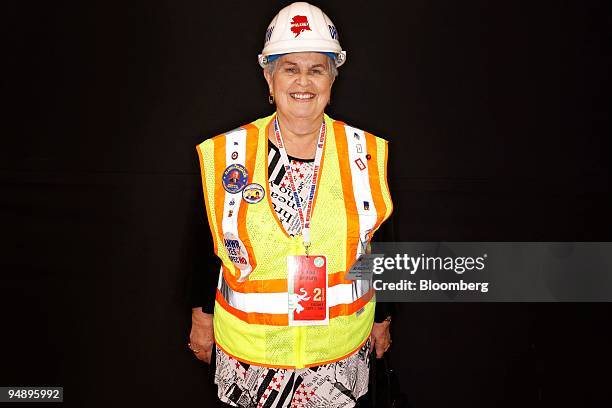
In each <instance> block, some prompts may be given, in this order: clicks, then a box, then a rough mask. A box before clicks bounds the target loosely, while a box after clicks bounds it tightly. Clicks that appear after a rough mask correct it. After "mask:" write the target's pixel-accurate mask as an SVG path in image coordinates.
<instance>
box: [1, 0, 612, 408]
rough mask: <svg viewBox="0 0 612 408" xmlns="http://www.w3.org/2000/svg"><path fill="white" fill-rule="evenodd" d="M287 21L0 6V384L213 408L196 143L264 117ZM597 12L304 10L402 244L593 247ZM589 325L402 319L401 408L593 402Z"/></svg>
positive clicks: (535, 316) (604, 320)
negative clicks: (274, 29)
mask: <svg viewBox="0 0 612 408" xmlns="http://www.w3.org/2000/svg"><path fill="white" fill-rule="evenodd" d="M288 3H289V2H283V1H256V2H249V1H240V2H238V1H221V2H206V1H202V0H200V1H194V0H190V1H180V2H179V1H152V0H149V1H125V2H118V3H112V2H80V3H76V2H75V3H74V4H68V3H62V2H38V3H36V2H22V1H6V2H3V6H2V13H1V17H0V18H1V19H2V31H3V33H2V42H3V46H2V51H1V53H2V63H1V64H2V67H3V71H4V74H3V75H2V83H3V89H4V91H3V99H4V105H5V106H4V108H3V119H2V122H3V127H6V128H5V130H3V131H2V146H3V148H2V149H1V151H2V155H1V156H0V157H1V160H2V161H1V170H0V183H1V186H2V200H1V204H0V210H1V212H0V220H1V222H2V229H3V236H4V239H5V243H4V244H3V245H2V249H3V251H2V274H1V277H2V278H1V279H2V281H1V282H2V283H1V286H0V324H1V327H2V329H1V331H0V333H1V336H2V347H1V348H0V385H6V386H9V385H24V386H25V385H59V386H64V387H65V395H66V397H65V398H66V405H70V406H80V407H85V406H87V407H94V406H95V407H97V406H100V407H107V406H127V405H128V404H130V405H133V406H150V407H153V406H167V405H168V404H172V406H180V407H189V406H193V407H197V406H211V405H212V401H213V398H214V397H213V396H212V394H211V390H210V388H208V387H207V386H206V385H205V382H206V381H207V378H206V376H207V370H206V368H205V367H204V366H202V365H201V364H199V363H198V362H197V361H195V360H194V359H193V357H192V356H191V354H190V352H189V351H188V350H187V348H186V347H185V343H186V341H187V336H188V329H189V323H190V316H189V309H188V305H187V293H188V290H189V273H190V270H191V267H192V259H193V254H194V253H195V251H197V250H198V248H194V245H193V233H194V232H193V230H194V225H195V224H196V222H197V218H198V217H201V216H203V215H202V214H196V213H194V210H193V208H196V207H197V205H198V203H199V202H200V200H201V192H200V191H199V190H198V189H197V185H198V177H199V175H198V169H197V156H196V154H195V148H194V147H195V145H196V144H197V143H199V142H201V141H202V140H203V139H205V138H207V137H210V136H212V135H215V134H218V133H221V132H223V131H226V130H229V129H233V128H235V127H236V126H239V125H241V124H244V123H247V122H250V121H252V120H253V119H255V118H258V117H261V116H264V115H267V114H269V113H271V109H272V108H271V106H270V105H268V103H267V93H266V91H267V88H266V86H265V82H264V80H263V77H262V75H261V69H260V68H259V67H258V65H257V61H256V57H257V54H258V53H259V52H260V50H261V46H262V43H263V35H264V32H265V29H266V27H267V25H268V23H269V21H270V20H271V19H272V17H273V16H274V14H275V13H276V12H277V11H278V10H279V9H280V8H281V6H283V5H286V4H288ZM605 3H606V2H605V1H601V2H596V1H590V2H588V1H582V2H578V1H576V2H556V1H537V2H536V1H529V2H528V1H521V2H488V1H484V0H483V1H461V2H459V1H450V0H447V1H431V0H412V1H408V2H381V1H379V2H371V1H326V2H318V3H317V4H318V5H319V6H320V7H322V8H323V10H324V11H325V12H326V13H327V14H328V15H329V16H330V17H331V18H332V20H333V21H334V23H335V25H336V26H337V27H338V29H339V32H340V39H341V41H342V45H343V47H344V48H345V49H346V50H347V51H348V60H347V63H346V64H345V66H343V67H341V69H340V76H339V77H338V80H337V81H336V83H335V85H334V89H333V94H332V105H331V106H330V108H329V110H328V113H329V114H330V115H331V116H332V117H334V118H337V119H341V120H344V121H346V122H348V123H350V124H352V125H354V126H357V127H361V128H363V129H366V130H368V131H370V132H372V133H375V134H377V135H380V136H383V137H385V138H387V139H388V140H390V141H391V154H393V155H394V158H395V159H396V160H395V162H396V163H397V165H396V169H395V170H394V173H393V175H392V180H391V181H392V183H393V184H394V185H395V187H396V192H395V196H394V201H395V211H396V212H395V222H396V223H397V224H396V225H397V226H398V227H399V231H400V238H401V239H402V240H405V241H453V240H455V241H460V240H473V241H563V240H567V241H610V240H611V239H610V238H611V233H610V231H611V226H612V223H611V219H610V208H611V203H612V200H611V194H610V178H609V172H610V160H609V155H610V141H609V137H610V119H609V111H610V105H609V98H610V96H609V95H610V94H609V72H610V68H611V64H610V63H611V57H610V48H609V45H610V44H609V40H610V32H611V30H610V23H611V17H610V16H611V14H610V10H609V8H608V7H604V4H605ZM579 272H580V271H577V273H579ZM609 326H610V305H609V304H453V303H448V304H402V305H401V306H400V310H399V312H398V316H397V317H396V320H395V322H394V328H393V332H394V336H395V337H394V344H393V349H392V356H393V361H394V363H395V366H396V368H397V371H398V372H399V375H400V379H401V382H402V387H403V389H404V391H405V392H406V393H407V394H408V396H409V400H410V403H411V404H412V406H414V407H419V408H420V407H446V406H460V407H464V406H465V407H467V406H470V407H485V406H486V407H490V406H506V405H507V406H511V405H512V406H601V404H602V402H603V403H605V402H608V403H609V402H610V401H612V397H610V394H609V388H608V382H609V379H610V370H611V368H612V367H611V361H612V358H611V357H612V353H611V352H610V351H609V348H610V344H611V343H610V341H611V340H612V338H611V337H610V336H609V333H608V329H607V328H608V327H609ZM21 406H24V405H21Z"/></svg>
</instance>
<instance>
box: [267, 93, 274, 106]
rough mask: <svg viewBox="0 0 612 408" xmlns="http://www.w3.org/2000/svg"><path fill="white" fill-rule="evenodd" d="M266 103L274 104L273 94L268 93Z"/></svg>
mask: <svg viewBox="0 0 612 408" xmlns="http://www.w3.org/2000/svg"><path fill="white" fill-rule="evenodd" d="M268 103H269V104H270V105H274V95H272V94H270V95H268Z"/></svg>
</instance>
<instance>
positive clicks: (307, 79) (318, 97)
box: [264, 52, 334, 119]
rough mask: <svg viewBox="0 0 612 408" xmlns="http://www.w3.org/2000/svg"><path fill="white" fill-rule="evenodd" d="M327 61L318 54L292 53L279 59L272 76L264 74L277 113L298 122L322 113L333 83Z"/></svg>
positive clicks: (326, 57) (265, 72) (324, 56)
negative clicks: (298, 119)
mask: <svg viewBox="0 0 612 408" xmlns="http://www.w3.org/2000/svg"><path fill="white" fill-rule="evenodd" d="M328 58H329V57H328V56H326V55H325V54H321V53H319V52H296V53H291V54H286V55H283V56H282V57H280V58H279V59H278V61H277V63H276V68H275V70H274V74H273V75H271V74H270V73H268V71H265V70H264V75H265V77H266V81H268V86H269V87H270V91H271V93H272V95H274V100H275V102H276V107H277V109H278V111H279V112H281V113H282V114H283V115H285V116H290V117H295V118H300V119H309V118H313V119H314V118H317V117H319V116H320V115H321V114H322V113H323V111H324V110H325V106H326V105H327V103H328V101H329V98H330V96H331V87H332V84H333V83H334V78H332V74H331V73H330V72H329V69H328Z"/></svg>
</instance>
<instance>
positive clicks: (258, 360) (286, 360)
mask: <svg viewBox="0 0 612 408" xmlns="http://www.w3.org/2000/svg"><path fill="white" fill-rule="evenodd" d="M272 119H273V115H272V116H269V117H267V118H262V119H258V120H256V121H254V122H252V123H250V124H248V125H245V126H243V127H241V128H239V129H237V130H235V131H233V132H242V133H241V134H239V135H238V136H239V137H240V139H231V138H232V137H234V138H235V137H237V136H236V134H232V132H228V133H226V134H222V135H219V136H216V137H214V138H211V139H208V140H206V141H204V142H203V143H201V144H200V145H199V146H198V153H199V156H200V164H201V169H202V180H203V188H204V196H205V200H206V208H207V212H208V214H207V216H208V219H209V225H210V228H211V233H212V235H213V241H214V243H215V245H214V246H215V253H216V254H217V256H219V258H220V259H221V261H222V275H221V276H220V279H223V280H224V281H225V283H226V285H227V286H229V287H231V289H232V290H234V291H236V292H240V293H261V294H262V295H263V297H262V299H265V296H266V294H267V293H270V294H272V293H277V294H278V293H279V292H286V291H287V282H286V278H287V269H286V267H287V258H286V257H287V255H296V254H303V253H304V249H303V246H302V240H301V237H299V236H298V237H293V238H292V237H289V236H288V235H287V234H286V232H285V231H284V229H283V227H282V225H280V222H279V220H278V218H277V217H276V215H275V213H274V210H273V209H272V203H271V201H270V197H269V195H268V191H267V186H268V174H267V170H268V162H267V152H268V148H267V147H268V137H267V131H268V126H269V125H270V122H271V120H272ZM325 120H326V124H327V131H328V133H327V138H326V142H325V148H324V154H323V162H322V166H321V174H320V181H319V186H318V188H317V193H316V197H315V203H314V209H313V214H312V226H311V237H312V246H311V254H323V255H325V256H326V257H327V264H328V274H329V275H330V286H332V285H335V284H351V281H346V280H344V274H345V273H346V271H347V270H348V269H350V267H351V265H352V264H353V262H354V261H355V258H356V256H357V254H358V251H359V250H360V248H361V244H362V242H363V241H364V240H365V239H370V238H371V236H372V234H373V233H374V232H375V231H376V229H377V228H378V227H379V226H380V224H381V223H382V222H384V220H386V219H387V218H388V217H389V215H390V214H391V211H392V203H391V197H390V195H389V191H388V187H387V184H386V152H387V142H386V141H385V140H383V139H381V138H377V137H375V136H373V135H370V134H368V133H365V132H362V131H358V132H357V131H356V132H355V137H359V136H358V134H359V135H361V136H362V137H363V138H364V139H366V140H363V151H366V147H367V152H368V153H367V154H368V156H369V157H368V158H367V159H366V158H365V155H364V156H363V161H364V162H365V160H367V169H365V170H355V165H354V164H351V163H349V156H350V155H349V154H348V149H349V148H351V146H353V145H351V137H353V136H352V135H349V134H348V133H347V129H354V128H349V127H348V126H347V125H345V124H343V123H342V122H339V121H334V120H332V119H331V118H329V117H328V116H327V115H326V116H325ZM351 132H352V130H351ZM229 140H240V143H241V144H244V148H243V150H240V149H241V147H242V145H239V146H238V147H236V149H237V150H238V151H239V153H238V154H234V153H235V152H231V153H232V154H231V156H232V157H234V156H240V155H244V156H243V157H241V159H242V160H243V161H242V163H244V166H245V167H246V169H247V170H248V183H257V184H259V185H261V186H266V197H265V198H264V199H263V200H262V201H260V202H259V203H256V204H246V203H244V202H241V203H240V205H239V208H238V209H237V213H236V214H234V217H235V218H234V220H235V221H236V223H237V227H236V231H237V234H238V236H239V238H240V240H241V243H242V244H243V246H244V249H245V250H246V252H247V253H248V258H249V269H247V272H248V271H250V272H248V276H246V278H245V279H241V278H240V274H241V270H239V268H238V267H237V266H236V265H235V264H233V263H232V262H231V260H230V257H229V256H228V252H227V249H226V247H225V245H224V239H223V238H224V232H226V231H225V230H224V228H225V229H227V225H228V224H227V222H228V219H227V215H228V214H227V202H228V196H227V195H226V194H229V193H227V192H226V191H225V190H224V188H223V185H222V182H221V177H222V174H223V171H224V170H225V168H226V167H227V164H228V161H227V159H226V158H227V157H229V156H230V155H229V154H228V153H229V152H228V148H229V149H232V150H233V149H234V148H233V145H232V144H231V143H228V141H229ZM347 141H348V142H347ZM234 144H238V143H237V142H234ZM360 146H361V144H360ZM360 149H361V148H360ZM354 154H355V153H354V152H353V153H351V155H352V156H351V158H352V157H353V156H354ZM362 163H363V162H362ZM351 166H352V167H351ZM359 168H360V169H361V167H359ZM355 171H366V173H362V174H355ZM364 174H365V178H364V177H363V175H364ZM356 177H357V178H356ZM359 177H361V178H359ZM355 180H357V182H358V183H361V184H363V183H365V184H367V186H365V187H367V188H368V193H369V191H370V190H371V197H372V203H371V206H372V207H374V206H376V211H374V212H373V211H372V209H371V208H367V207H370V204H369V203H368V205H367V207H365V204H363V205H362V203H357V202H356V199H355V198H354V197H357V196H358V192H359V191H361V190H362V189H363V188H364V186H362V185H360V186H353V184H355ZM359 180H361V181H359ZM363 180H365V181H363ZM232 196H235V197H236V200H241V199H242V197H241V195H240V194H233V195H232ZM224 204H225V207H224ZM224 222H225V223H224ZM364 223H369V224H370V225H372V228H371V229H369V230H367V231H366V232H365V233H366V235H365V237H366V238H364V231H363V225H364ZM360 226H361V228H360ZM242 272H243V273H244V269H242ZM211 273H215V271H211ZM332 277H333V279H332ZM372 295H373V291H369V292H368V293H367V294H366V295H365V296H361V297H360V298H359V299H355V301H353V302H351V303H349V304H339V305H336V306H333V307H331V308H330V321H329V325H327V326H304V327H290V326H287V320H288V319H287V315H286V311H283V310H279V311H278V312H274V313H273V314H267V313H257V312H249V311H245V310H239V309H236V308H233V307H232V306H230V305H229V304H228V302H227V301H226V300H225V299H224V298H223V296H222V294H221V293H220V292H219V291H218V292H217V301H216V304H215V312H214V313H215V318H214V325H215V341H216V343H217V344H218V346H219V347H220V348H221V349H223V351H224V352H226V353H227V354H229V355H231V356H233V357H235V358H236V359H237V360H241V361H244V362H248V363H250V364H257V365H262V366H267V367H285V368H301V367H305V366H314V365H320V364H324V363H326V362H331V361H337V360H339V359H342V358H344V357H346V356H348V355H349V354H351V353H353V352H354V351H355V350H357V349H358V348H359V347H360V346H361V345H362V344H363V343H364V342H365V341H366V340H367V338H368V336H369V333H370V330H371V327H372V322H373V316H374V306H375V304H374V301H373V299H374V298H373V296H372Z"/></svg>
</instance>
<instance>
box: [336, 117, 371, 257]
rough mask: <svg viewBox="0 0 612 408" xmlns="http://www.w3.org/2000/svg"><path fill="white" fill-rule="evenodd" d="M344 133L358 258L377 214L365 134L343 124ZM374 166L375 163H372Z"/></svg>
mask: <svg viewBox="0 0 612 408" xmlns="http://www.w3.org/2000/svg"><path fill="white" fill-rule="evenodd" d="M344 131H345V133H346V143H347V146H348V154H349V164H350V168H351V181H352V184H353V194H354V197H355V204H356V205H357V212H358V214H359V241H360V242H359V246H358V247H357V252H356V254H355V258H356V259H358V258H359V257H360V256H361V255H362V254H364V253H365V252H366V245H367V243H368V242H369V240H370V238H371V236H370V231H372V229H374V226H375V225H376V220H377V216H378V214H377V213H376V211H377V209H376V206H375V205H374V199H373V198H372V190H371V188H370V175H369V170H368V166H369V165H370V163H369V161H368V159H367V154H368V147H367V144H366V136H365V133H364V131H363V130H360V129H357V128H354V127H351V126H349V125H345V126H344ZM373 165H374V166H376V163H375V164H373Z"/></svg>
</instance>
